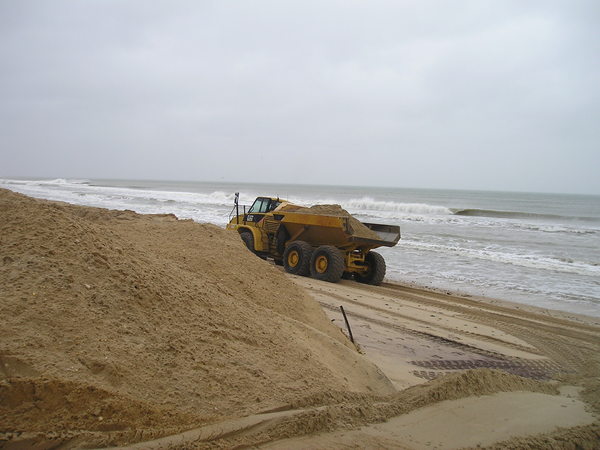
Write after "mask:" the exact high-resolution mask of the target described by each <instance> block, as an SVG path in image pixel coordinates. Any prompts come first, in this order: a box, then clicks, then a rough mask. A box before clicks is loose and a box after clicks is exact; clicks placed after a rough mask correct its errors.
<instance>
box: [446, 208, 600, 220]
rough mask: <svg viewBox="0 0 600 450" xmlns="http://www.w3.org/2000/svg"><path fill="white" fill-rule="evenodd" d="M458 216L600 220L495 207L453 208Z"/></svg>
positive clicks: (453, 211)
mask: <svg viewBox="0 0 600 450" xmlns="http://www.w3.org/2000/svg"><path fill="white" fill-rule="evenodd" d="M451 211H452V213H453V214H455V215H457V216H470V217H492V218H497V219H533V220H572V221H585V222H600V219H599V218H596V217H573V216H560V215H557V214H537V213H530V212H523V211H496V210H493V209H453V210H451Z"/></svg>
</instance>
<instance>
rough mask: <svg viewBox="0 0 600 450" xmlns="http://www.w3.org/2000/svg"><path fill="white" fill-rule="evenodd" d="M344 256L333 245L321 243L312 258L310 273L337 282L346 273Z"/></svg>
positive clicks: (318, 278)
mask: <svg viewBox="0 0 600 450" xmlns="http://www.w3.org/2000/svg"><path fill="white" fill-rule="evenodd" d="M344 268H345V264H344V257H343V255H342V252H340V251H339V250H338V249H337V248H335V247H334V246H333V245H321V246H320V247H317V249H316V250H315V251H314V252H313V254H312V257H311V258H310V275H311V276H312V277H313V278H316V279H317V280H323V281H329V282H330V283H337V282H338V281H340V279H341V278H342V274H343V273H344Z"/></svg>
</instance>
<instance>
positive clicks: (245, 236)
mask: <svg viewBox="0 0 600 450" xmlns="http://www.w3.org/2000/svg"><path fill="white" fill-rule="evenodd" d="M240 237H241V238H242V241H244V244H246V247H248V250H250V251H251V252H252V253H254V254H255V255H256V256H258V257H259V258H260V259H267V258H266V256H264V255H261V254H260V253H258V252H257V251H256V250H255V249H254V236H253V235H252V233H251V232H250V231H242V232H241V233H240Z"/></svg>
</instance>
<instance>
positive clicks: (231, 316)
mask: <svg viewBox="0 0 600 450" xmlns="http://www.w3.org/2000/svg"><path fill="white" fill-rule="evenodd" d="M0 249H1V253H0V286H2V290H1V291H0V317H1V320H2V322H1V323H2V327H0V447H1V448H29V447H32V446H38V447H39V448H49V447H52V446H58V445H61V446H63V447H64V448H85V447H106V446H119V445H134V444H135V445H137V447H138V448H208V447H210V448H231V447H235V446H265V447H275V448H339V447H340V446H349V447H351V448H352V447H377V446H379V447H394V448H433V447H434V446H437V447H439V448H460V447H469V446H473V447H474V446H477V445H481V446H491V447H496V448H507V447H508V448H529V447H533V448H539V447H544V448H575V447H576V446H579V447H578V448H597V444H598V442H599V438H600V425H599V420H598V417H599V416H598V414H599V413H600V377H599V375H600V369H599V368H600V363H599V360H598V359H599V355H600V323H599V321H598V320H597V319H594V318H587V317H584V316H574V315H569V314H563V313H558V312H555V311H546V310H538V309H535V308H526V307H522V306H517V305H514V304H510V303H507V302H500V301H495V300H490V299H479V298H468V297H459V296H456V295H448V294H447V293H442V292H435V291H428V290H424V289H421V288H415V287H410V286H402V285H394V284H384V285H383V286H379V287H374V286H365V285H362V284H358V283H355V282H351V281H342V282H341V283H338V284H331V283H325V282H319V281H316V280H313V279H310V278H302V277H296V276H292V275H288V274H285V273H284V272H283V271H282V270H281V269H280V268H279V267H276V266H274V265H272V264H269V263H268V262H265V261H263V260H260V259H259V258H256V257H255V256H254V255H253V254H251V253H249V252H248V251H247V250H246V249H245V248H244V246H243V244H242V243H241V241H240V240H239V237H238V236H237V235H235V233H230V232H227V231H225V230H222V229H220V228H218V227H216V226H213V225H207V224H197V223H194V222H191V221H185V220H177V219H176V218H175V217H174V216H170V215H138V214H135V213H133V212H130V211H108V210H103V209H97V208H86V207H77V206H72V205H66V204H61V203H54V202H48V201H42V200H34V199H30V198H27V197H25V196H22V195H18V194H14V193H11V192H9V191H5V190H0ZM340 305H343V306H344V308H345V309H346V311H347V312H348V313H349V318H350V323H351V326H352V331H353V334H354V337H355V338H356V340H357V344H358V348H357V347H355V346H354V345H352V344H351V343H350V341H349V340H348V339H347V338H346V336H345V334H344V332H343V331H342V328H344V327H345V325H344V324H343V321H342V319H341V316H340V313H339V306H340ZM517 308H518V309H517ZM358 350H360V352H359V351H358ZM490 411H492V412H493V413H491V412H490Z"/></svg>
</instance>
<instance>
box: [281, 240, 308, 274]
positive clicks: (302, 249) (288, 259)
mask: <svg viewBox="0 0 600 450" xmlns="http://www.w3.org/2000/svg"><path fill="white" fill-rule="evenodd" d="M312 252H313V248H312V246H311V245H310V244H309V243H308V242H304V241H294V242H292V243H290V244H289V245H288V246H287V247H286V249H285V251H284V252H283V267H284V269H285V271H286V272H288V273H292V274H294V275H302V276H306V275H308V274H309V272H310V269H309V265H310V257H311V255H312Z"/></svg>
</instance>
